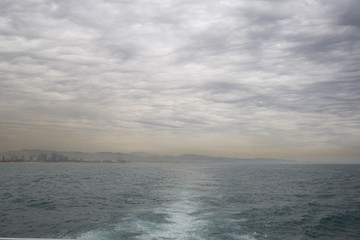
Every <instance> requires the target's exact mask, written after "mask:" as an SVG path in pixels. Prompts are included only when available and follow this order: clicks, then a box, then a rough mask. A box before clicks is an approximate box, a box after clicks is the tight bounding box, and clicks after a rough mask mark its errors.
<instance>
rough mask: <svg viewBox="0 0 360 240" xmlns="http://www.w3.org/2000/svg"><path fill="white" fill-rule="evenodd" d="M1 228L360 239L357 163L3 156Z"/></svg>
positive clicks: (137, 235) (42, 233)
mask: <svg viewBox="0 0 360 240" xmlns="http://www.w3.org/2000/svg"><path fill="white" fill-rule="evenodd" d="M0 236H2V237H53V238H79V239H80V238H84V239H100V240H101V239H259V240H260V239H360V165H241V164H180V163H179V164H177V163H172V164H78V163H58V164H50V163H48V164H45V163H42V164H40V163H1V164H0Z"/></svg>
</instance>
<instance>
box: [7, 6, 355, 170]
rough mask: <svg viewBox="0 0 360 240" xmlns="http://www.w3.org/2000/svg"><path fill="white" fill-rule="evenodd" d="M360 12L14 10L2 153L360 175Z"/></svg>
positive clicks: (262, 8)
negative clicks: (270, 165) (247, 164)
mask: <svg viewBox="0 0 360 240" xmlns="http://www.w3.org/2000/svg"><path fill="white" fill-rule="evenodd" d="M359 12H360V2H359V1H356V0H345V1H324V0H300V1H290V0H281V1H267V0H254V1H246V0H240V1H237V0H236V1H235V0H229V1H205V0H196V1H188V0H174V1H160V0H158V1H156V0H155V1H145V0H136V1H113V0H99V1H85V0H79V1H52V0H51V1H47V0H46V1H45V0H39V1H21V0H14V1H2V2H0V45H1V48H0V152H4V151H9V150H20V149H51V150H56V151H84V152H100V151H111V152H123V153H130V152H137V151H141V152H149V153H154V154H159V155H168V154H169V155H181V154H187V153H191V154H200V155H201V154H203V155H210V156H225V157H237V158H257V157H260V158H261V157H265V158H282V159H294V160H311V161H318V162H331V163H343V162H347V163H348V162H352V163H360V68H359V65H360V17H359Z"/></svg>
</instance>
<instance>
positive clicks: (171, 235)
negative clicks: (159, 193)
mask: <svg viewBox="0 0 360 240" xmlns="http://www.w3.org/2000/svg"><path fill="white" fill-rule="evenodd" d="M199 204H200V203H199V202H196V201H195V198H194V195H193V193H190V192H183V193H182V194H181V195H180V196H179V199H178V200H177V201H176V202H174V203H173V204H171V205H169V206H165V207H164V208H159V209H157V210H156V212H157V213H163V214H166V215H167V216H168V218H167V221H168V222H167V223H162V224H159V225H160V226H159V225H158V226H157V227H156V228H155V229H154V228H151V229H143V230H145V232H146V233H147V234H144V235H142V236H140V237H139V239H203V238H202V237H201V236H199V233H200V232H201V229H202V228H203V227H205V226H206V225H207V222H206V221H205V220H203V219H199V218H198V217H197V216H195V214H194V213H195V212H196V211H198V210H199ZM199 230H200V231H199Z"/></svg>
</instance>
